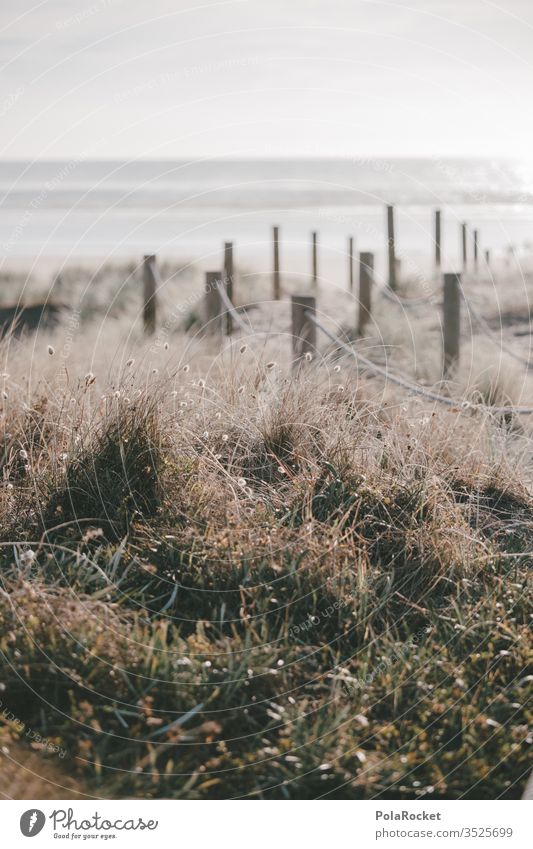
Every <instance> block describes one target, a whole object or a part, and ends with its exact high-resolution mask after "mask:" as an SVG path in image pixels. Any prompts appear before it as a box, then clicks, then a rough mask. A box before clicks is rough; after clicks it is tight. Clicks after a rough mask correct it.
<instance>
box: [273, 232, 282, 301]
mask: <svg viewBox="0 0 533 849" xmlns="http://www.w3.org/2000/svg"><path fill="white" fill-rule="evenodd" d="M272 235H273V246H274V271H273V275H272V289H273V295H274V300H275V301H279V299H280V298H281V278H280V273H279V227H273V228H272Z"/></svg>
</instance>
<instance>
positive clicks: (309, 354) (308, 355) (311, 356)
mask: <svg viewBox="0 0 533 849" xmlns="http://www.w3.org/2000/svg"><path fill="white" fill-rule="evenodd" d="M305 359H306V360H307V362H308V363H310V362H311V360H312V359H313V355H312V354H311V352H310V351H306V352H305Z"/></svg>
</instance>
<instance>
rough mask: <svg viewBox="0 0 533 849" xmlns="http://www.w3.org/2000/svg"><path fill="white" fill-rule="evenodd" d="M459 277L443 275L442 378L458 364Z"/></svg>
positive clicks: (459, 322)
mask: <svg viewBox="0 0 533 849" xmlns="http://www.w3.org/2000/svg"><path fill="white" fill-rule="evenodd" d="M460 287H461V275H460V274H457V273H453V274H445V275H444V314H443V318H444V322H443V332H444V367H443V373H444V376H445V377H447V376H449V375H450V374H451V373H452V371H453V370H454V369H455V367H456V366H457V363H458V362H459V338H460V333H461V291H460Z"/></svg>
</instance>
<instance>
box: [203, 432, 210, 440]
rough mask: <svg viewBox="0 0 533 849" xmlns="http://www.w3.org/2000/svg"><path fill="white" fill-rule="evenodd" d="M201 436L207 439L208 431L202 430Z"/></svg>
mask: <svg viewBox="0 0 533 849" xmlns="http://www.w3.org/2000/svg"><path fill="white" fill-rule="evenodd" d="M203 437H204V439H209V431H208V430H204V433H203Z"/></svg>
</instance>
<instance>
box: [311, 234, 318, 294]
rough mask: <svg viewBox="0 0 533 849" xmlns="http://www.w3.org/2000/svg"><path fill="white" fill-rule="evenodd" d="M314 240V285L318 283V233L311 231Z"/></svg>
mask: <svg viewBox="0 0 533 849" xmlns="http://www.w3.org/2000/svg"><path fill="white" fill-rule="evenodd" d="M311 237H312V240H313V286H316V285H317V283H318V234H317V233H315V232H313V233H311Z"/></svg>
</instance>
